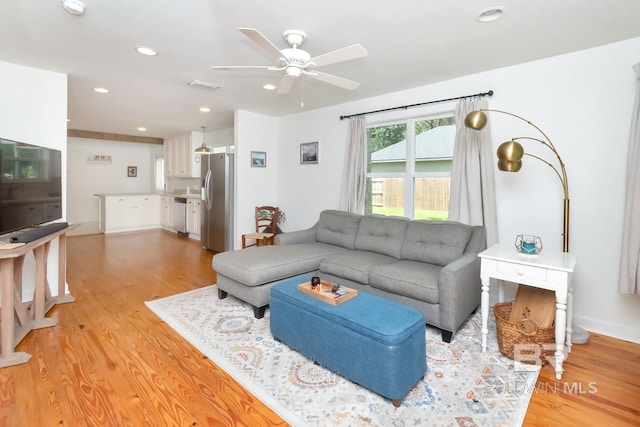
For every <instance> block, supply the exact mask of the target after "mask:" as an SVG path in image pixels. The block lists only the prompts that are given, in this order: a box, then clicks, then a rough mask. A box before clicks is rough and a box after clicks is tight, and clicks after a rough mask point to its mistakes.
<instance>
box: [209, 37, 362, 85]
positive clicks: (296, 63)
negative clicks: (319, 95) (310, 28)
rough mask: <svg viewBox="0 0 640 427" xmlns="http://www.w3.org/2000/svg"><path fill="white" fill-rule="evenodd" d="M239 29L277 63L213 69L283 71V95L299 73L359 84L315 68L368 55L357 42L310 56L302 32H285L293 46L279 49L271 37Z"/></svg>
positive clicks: (347, 83)
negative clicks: (304, 46) (303, 45)
mask: <svg viewBox="0 0 640 427" xmlns="http://www.w3.org/2000/svg"><path fill="white" fill-rule="evenodd" d="M238 30H239V31H240V32H242V33H243V34H244V35H245V36H247V37H249V38H250V39H251V40H253V41H254V42H256V43H257V44H258V46H260V47H261V48H262V49H264V50H265V51H266V52H267V53H268V54H269V55H270V56H272V57H273V58H274V59H275V60H276V64H277V65H276V66H270V65H231V66H212V67H211V68H212V69H215V70H231V69H263V70H269V71H284V72H285V74H284V76H283V78H282V81H281V82H280V86H278V93H280V94H285V93H289V92H290V91H291V88H292V87H293V84H294V83H295V81H296V79H297V78H298V77H300V76H307V77H310V78H313V79H316V80H320V81H322V82H325V83H329V84H332V85H335V86H338V87H341V88H344V89H349V90H353V89H355V88H357V87H358V86H360V83H359V82H356V81H353V80H349V79H345V78H342V77H338V76H334V75H332V74H327V73H322V72H320V71H317V70H316V68H319V67H323V66H325V65H329V64H335V63H338V62H343V61H349V60H351V59H356V58H362V57H364V56H367V55H368V53H367V51H366V50H365V48H364V47H362V45H360V44H354V45H351V46H347V47H344V48H342V49H337V50H334V51H331V52H327V53H324V54H322V55H318V56H315V57H311V55H310V54H309V53H308V52H307V51H304V50H302V49H300V45H301V44H302V42H304V40H305V39H306V38H307V35H306V33H305V32H303V31H299V30H287V31H285V32H284V33H283V34H282V36H283V37H284V39H285V40H286V41H287V43H289V45H290V46H291V47H290V48H286V49H278V48H277V47H276V46H275V45H274V44H273V43H272V42H271V41H270V40H269V39H268V38H266V37H265V36H264V35H263V34H262V33H261V32H260V31H258V30H256V29H254V28H238Z"/></svg>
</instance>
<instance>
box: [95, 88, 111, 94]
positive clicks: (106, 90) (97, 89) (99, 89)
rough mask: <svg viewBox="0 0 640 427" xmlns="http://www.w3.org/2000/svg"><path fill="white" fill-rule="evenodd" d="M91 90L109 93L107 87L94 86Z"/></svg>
mask: <svg viewBox="0 0 640 427" xmlns="http://www.w3.org/2000/svg"><path fill="white" fill-rule="evenodd" d="M93 90H94V91H95V92H98V93H109V89H105V88H103V87H94V88H93Z"/></svg>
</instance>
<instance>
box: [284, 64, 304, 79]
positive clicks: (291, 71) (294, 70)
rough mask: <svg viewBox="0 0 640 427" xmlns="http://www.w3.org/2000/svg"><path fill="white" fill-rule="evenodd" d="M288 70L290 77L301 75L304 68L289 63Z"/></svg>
mask: <svg viewBox="0 0 640 427" xmlns="http://www.w3.org/2000/svg"><path fill="white" fill-rule="evenodd" d="M286 71H287V76H289V77H300V74H302V68H300V67H296V66H295V65H289V66H288V67H287V70H286Z"/></svg>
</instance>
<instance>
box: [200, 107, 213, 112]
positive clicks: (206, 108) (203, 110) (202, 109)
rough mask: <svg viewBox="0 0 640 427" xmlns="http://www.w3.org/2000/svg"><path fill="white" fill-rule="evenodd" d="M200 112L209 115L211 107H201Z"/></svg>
mask: <svg viewBox="0 0 640 427" xmlns="http://www.w3.org/2000/svg"><path fill="white" fill-rule="evenodd" d="M200 111H202V112H203V113H208V112H209V111H211V109H210V108H209V107H200Z"/></svg>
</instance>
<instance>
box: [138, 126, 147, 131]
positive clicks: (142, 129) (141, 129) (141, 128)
mask: <svg viewBox="0 0 640 427" xmlns="http://www.w3.org/2000/svg"><path fill="white" fill-rule="evenodd" d="M138 130H139V131H140V132H146V131H147V128H143V127H142V126H140V127H139V128H138Z"/></svg>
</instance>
